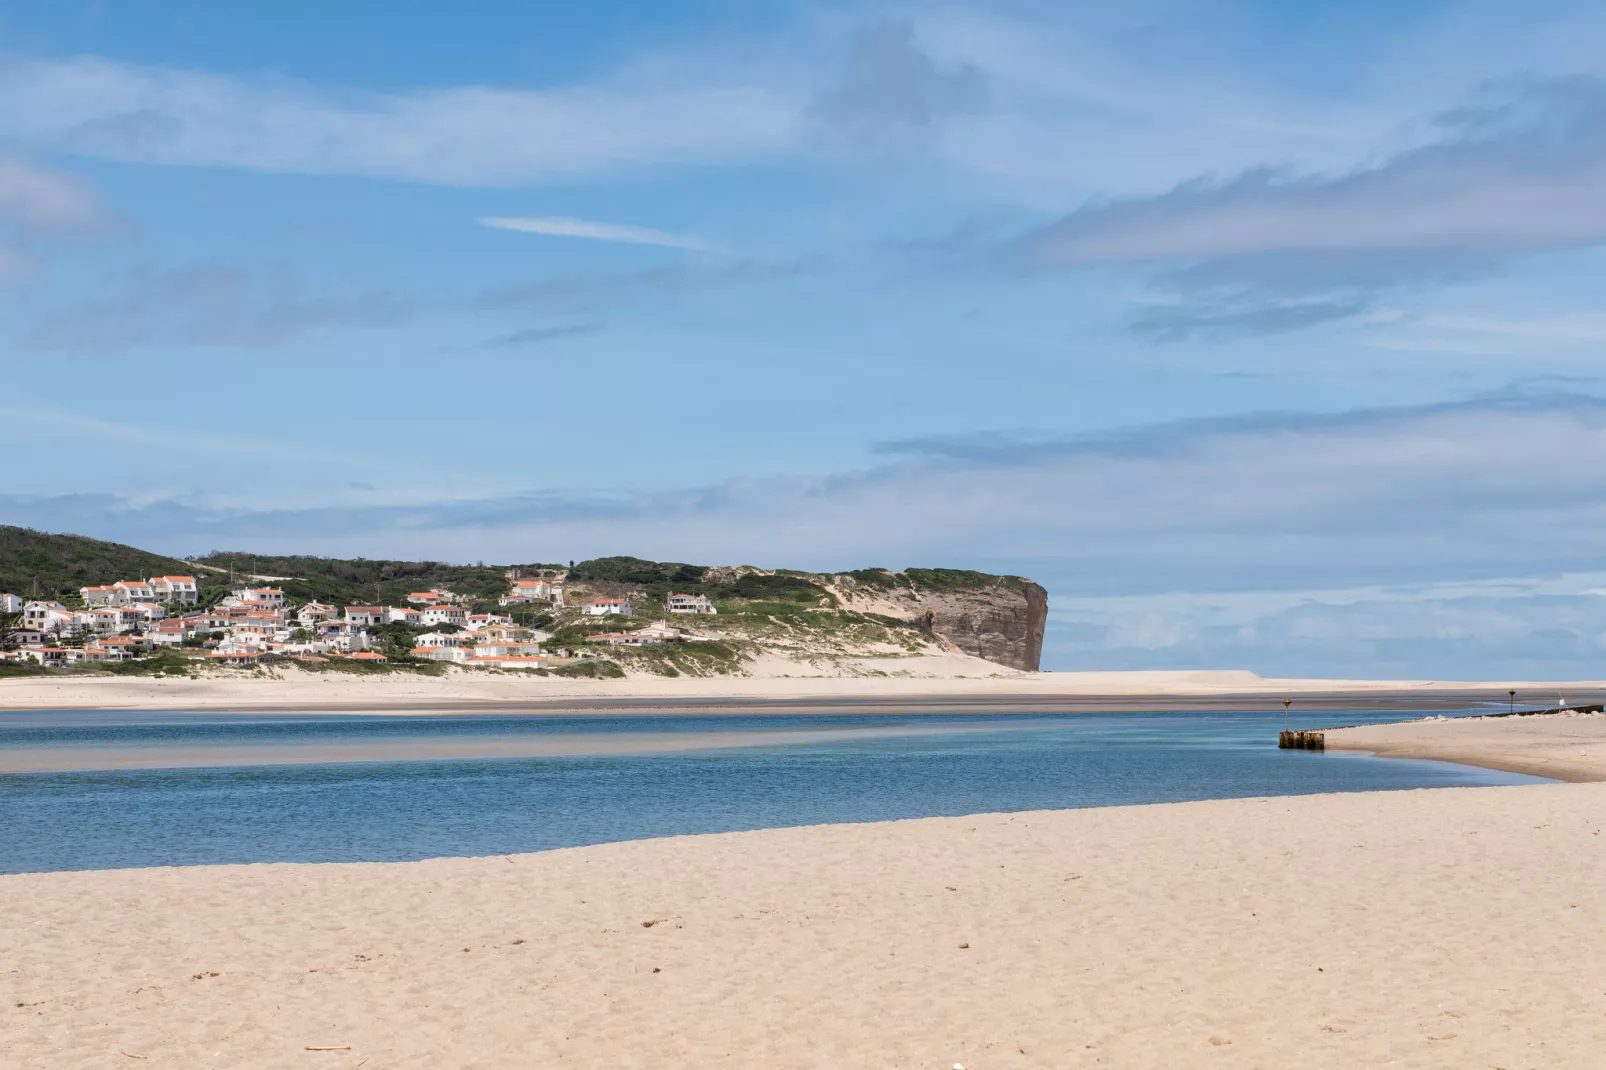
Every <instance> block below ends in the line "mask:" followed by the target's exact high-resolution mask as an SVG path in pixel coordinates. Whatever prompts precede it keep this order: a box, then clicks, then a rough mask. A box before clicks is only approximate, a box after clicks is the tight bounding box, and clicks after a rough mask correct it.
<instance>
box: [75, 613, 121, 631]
mask: <svg viewBox="0 0 1606 1070" xmlns="http://www.w3.org/2000/svg"><path fill="white" fill-rule="evenodd" d="M73 625H74V628H73V630H74V631H77V632H93V633H94V634H96V635H115V634H116V633H118V632H120V631H122V630H123V615H122V613H121V612H119V611H118V610H116V609H113V608H112V607H111V606H96V607H95V608H94V609H85V610H82V611H80V612H78V613H76V614H74V615H73Z"/></svg>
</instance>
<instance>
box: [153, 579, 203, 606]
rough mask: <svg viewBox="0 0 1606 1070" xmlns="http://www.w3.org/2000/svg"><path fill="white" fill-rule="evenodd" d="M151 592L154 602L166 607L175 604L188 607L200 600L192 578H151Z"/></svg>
mask: <svg viewBox="0 0 1606 1070" xmlns="http://www.w3.org/2000/svg"><path fill="white" fill-rule="evenodd" d="M151 590H152V591H153V592H154V593H155V595H156V601H158V602H163V603H165V604H168V605H172V604H173V603H175V602H180V603H183V604H185V605H189V604H190V603H192V602H198V601H200V598H201V595H200V590H199V588H198V587H197V586H196V583H195V577H194V576H152V577H151Z"/></svg>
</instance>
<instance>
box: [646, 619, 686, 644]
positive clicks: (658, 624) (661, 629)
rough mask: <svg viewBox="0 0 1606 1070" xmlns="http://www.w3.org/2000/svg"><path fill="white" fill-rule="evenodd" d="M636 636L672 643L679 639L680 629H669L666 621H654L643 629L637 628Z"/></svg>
mask: <svg viewBox="0 0 1606 1070" xmlns="http://www.w3.org/2000/svg"><path fill="white" fill-rule="evenodd" d="M636 634H637V635H640V636H644V637H646V638H648V639H660V640H662V641H664V642H666V643H672V642H674V641H675V640H677V639H679V638H680V629H679V628H671V627H670V626H669V622H668V621H666V620H655V621H653V622H652V623H651V624H649V625H647V626H646V627H645V628H637V629H636Z"/></svg>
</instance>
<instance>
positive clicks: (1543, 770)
mask: <svg viewBox="0 0 1606 1070" xmlns="http://www.w3.org/2000/svg"><path fill="white" fill-rule="evenodd" d="M1326 735H1327V746H1329V747H1331V748H1333V749H1335V750H1355V751H1367V752H1369V753H1372V754H1378V755H1382V756H1383V757H1388V758H1431V759H1434V760H1436V761H1441V762H1460V763H1462V764H1463V765H1478V766H1482V767H1484V768H1486V769H1504V770H1506V771H1507V772H1511V773H1530V774H1533V775H1534V776H1543V777H1550V778H1552V779H1555V780H1571V781H1598V780H1606V716H1602V715H1600V714H1588V715H1577V714H1546V715H1542V716H1536V717H1475V718H1455V719H1444V720H1439V719H1433V720H1427V721H1408V722H1405V723H1402V724H1382V725H1367V726H1364V727H1361V728H1344V729H1340V730H1337V731H1329V732H1327V734H1326Z"/></svg>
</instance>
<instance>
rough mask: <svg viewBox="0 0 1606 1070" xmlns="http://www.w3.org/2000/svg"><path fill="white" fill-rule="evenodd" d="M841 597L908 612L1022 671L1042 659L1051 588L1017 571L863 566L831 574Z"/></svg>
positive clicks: (891, 612)
mask: <svg viewBox="0 0 1606 1070" xmlns="http://www.w3.org/2000/svg"><path fill="white" fill-rule="evenodd" d="M831 581H832V582H831V585H832V587H833V588H834V589H835V590H836V591H837V592H838V594H839V596H840V597H842V598H843V600H844V602H846V603H847V604H849V605H852V606H853V607H854V608H857V609H865V610H869V611H871V612H877V613H881V614H884V615H886V616H891V617H898V618H900V619H904V620H908V621H910V622H912V623H915V624H916V625H918V626H921V627H923V628H925V629H927V630H929V631H930V632H931V633H932V634H933V635H936V636H938V637H940V638H941V639H943V640H945V641H947V642H948V643H950V644H952V646H953V647H954V648H955V649H958V650H961V651H963V652H964V653H966V654H970V655H972V656H974V657H978V658H985V659H986V660H988V661H991V662H994V663H995V664H998V665H1005V666H1008V667H1009V668H1011V669H1021V670H1024V671H1026V672H1037V671H1038V670H1039V669H1040V668H1041V667H1042V660H1043V629H1044V626H1045V625H1046V623H1047V621H1048V591H1047V590H1045V589H1044V588H1043V587H1042V585H1040V584H1037V583H1034V582H1032V581H1031V580H1029V579H1026V578H1024V577H1021V576H994V575H989V574H987V573H983V572H970V571H967V570H961V569H920V568H910V569H905V570H904V571H902V572H890V571H886V570H882V569H864V570H860V571H857V572H851V573H845V574H841V575H837V576H834V577H831Z"/></svg>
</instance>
